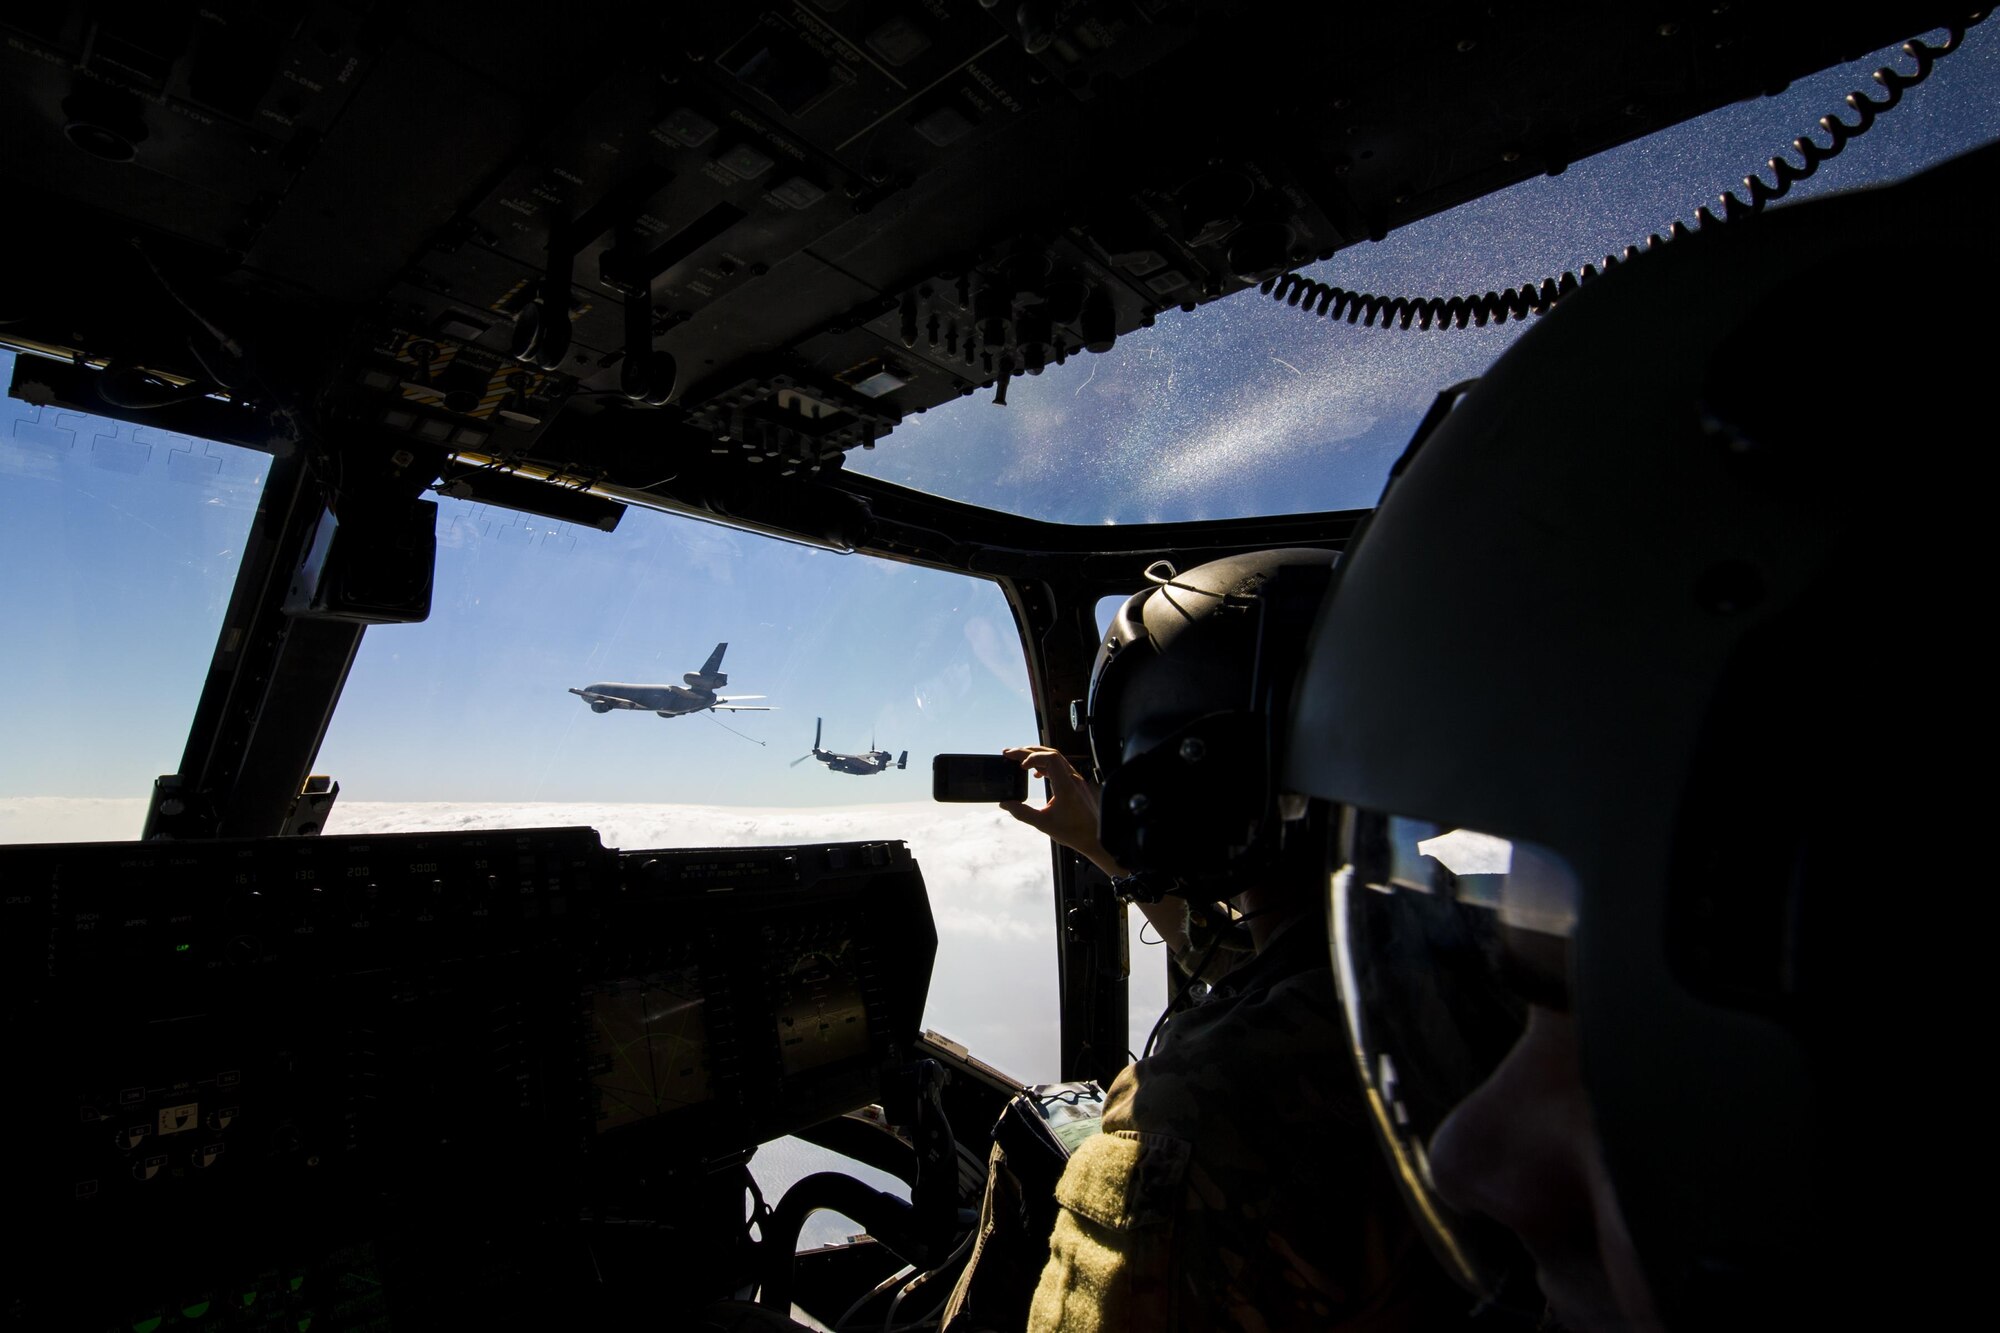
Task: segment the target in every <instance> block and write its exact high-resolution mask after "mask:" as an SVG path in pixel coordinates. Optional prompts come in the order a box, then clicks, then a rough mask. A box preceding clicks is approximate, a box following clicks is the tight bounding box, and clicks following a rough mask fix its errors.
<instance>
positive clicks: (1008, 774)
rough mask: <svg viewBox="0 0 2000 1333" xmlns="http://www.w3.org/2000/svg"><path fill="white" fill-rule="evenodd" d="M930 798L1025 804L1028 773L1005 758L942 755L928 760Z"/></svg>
mask: <svg viewBox="0 0 2000 1333" xmlns="http://www.w3.org/2000/svg"><path fill="white" fill-rule="evenodd" d="M931 796H932V798H933V799H935V800H940V801H980V802H990V801H1025V800H1027V799H1028V770H1027V769H1025V768H1022V767H1021V761H1020V760H1018V759H1009V758H1008V757H1007V756H1006V755H1004V754H941V755H939V756H937V757H936V758H935V759H933V760H931Z"/></svg>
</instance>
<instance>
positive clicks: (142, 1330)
mask: <svg viewBox="0 0 2000 1333" xmlns="http://www.w3.org/2000/svg"><path fill="white" fill-rule="evenodd" d="M160 1319H161V1316H159V1315H154V1316H153V1317H152V1318H151V1319H141V1320H140V1321H139V1322H138V1323H136V1324H134V1325H132V1333H153V1330H154V1329H156V1328H158V1327H159V1326H160Z"/></svg>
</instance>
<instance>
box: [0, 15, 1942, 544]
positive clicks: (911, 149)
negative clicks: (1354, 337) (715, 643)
mask: <svg viewBox="0 0 2000 1333" xmlns="http://www.w3.org/2000/svg"><path fill="white" fill-rule="evenodd" d="M282 14H283V17H274V16H272V13H271V12H270V11H268V10H267V9H266V8H265V7H261V6H252V5H247V4H242V5H231V4H204V5H201V6H194V5H175V4H160V5H152V6H115V7H112V6H100V5H70V6H62V5H49V6H41V7H34V8H22V7H15V8H14V9H11V10H10V11H9V12H8V14H7V16H6V18H5V20H4V25H5V27H6V28H7V35H8V41H7V44H6V46H5V48H4V50H0V116H4V117H5V122H4V133H5V142H6V143H7V145H8V156H9V165H10V168H11V172H10V174H11V176H12V178H13V179H14V180H15V181H17V182H34V184H35V187H36V191H37V194H36V198H37V200H38V203H37V206H36V208H35V210H34V213H35V216H34V217H33V218H32V219H28V221H29V222H30V224H31V225H34V226H38V227H39V228H40V229H41V230H40V234H39V235H37V236H36V237H35V238H34V239H33V240H31V241H30V242H29V243H27V244H21V243H19V242H17V244H16V246H15V247H14V248H13V249H12V251H11V253H10V254H9V255H8V257H7V259H6V261H5V264H6V268H5V277H6V284H5V287H6V290H7V293H8V306H9V308H8V309H6V310H5V311H4V312H0V313H3V314H4V318H5V319H6V320H7V324H6V325H5V328H6V330H7V332H8V335H9V337H10V338H11V339H13V340H15V341H17V342H21V343H24V344H32V345H39V346H43V347H48V348H55V349H61V350H65V351H68V352H73V353H81V354H83V355H84V356H85V357H86V358H88V359H89V360H90V361H91V362H93V363H95V364H98V365H104V366H117V367H121V368H127V369H128V370H129V368H133V367H143V368H146V369H148V370H151V371H153V372H159V373H165V374H168V375H173V376H179V377H183V378H185V379H186V380H188V381H191V382H192V383H193V385H194V386H197V387H198V388H200V389H205V390H211V391H217V392H220V393H221V394H223V395H224V396H227V397H233V398H239V399H248V400H252V401H254V402H257V403H258V404H260V406H262V407H263V408H265V409H270V408H279V409H283V410H282V413H281V414H279V415H278V416H277V417H276V418H275V420H277V421H278V422H279V423H281V424H280V425H278V426H277V427H275V429H280V430H289V429H295V428H296V426H297V423H298V422H299V421H300V420H301V419H304V420H307V421H309V422H311V423H313V424H314V425H316V426H317V427H318V428H319V429H320V434H321V435H322V436H323V437H325V438H328V439H332V440H334V441H335V443H336V445H337V447H338V448H339V449H340V450H342V451H343V452H344V453H345V454H346V455H348V456H349V457H351V458H353V459H356V460H361V459H367V458H382V459H389V458H406V459H415V460H417V461H418V463H419V464H421V463H422V462H423V461H424V460H427V459H436V460H440V461H441V460H443V459H444V458H445V457H446V456H447V455H448V454H457V455H461V456H477V457H480V458H483V459H492V460H499V461H500V462H502V463H509V464H524V465H531V466H532V467H533V468H534V469H536V470H537V471H538V472H542V473H548V472H553V473H555V474H557V475H559V476H561V477H564V478H568V479H570V480H571V481H573V482H579V483H585V484H592V485H597V486H601V487H614V488H615V487H623V488H640V489H647V490H651V491H652V492H654V493H656V494H658V495H660V496H662V497H663V498H666V499H669V500H671V501H673V502H674V503H677V504H681V505H684V506H688V507H696V508H705V509H708V510H711V511H714V512H717V513H728V512H738V513H744V512H750V511H754V510H756V509H757V508H758V505H759V503H761V502H760V501H759V500H757V499H755V498H753V497H755V496H759V495H769V494H771V493H773V492H777V491H785V490H787V489H790V488H797V487H807V488H810V487H811V484H812V483H813V482H814V481H816V480H817V481H824V480H827V479H829V477H830V476H831V474H833V473H835V472H836V471H838V470H840V468H841V466H842V463H843V460H844V458H845V455H846V454H847V452H848V451H849V450H852V449H855V448H866V447H869V446H870V445H872V444H873V443H874V441H876V440H877V439H878V438H880V437H881V436H882V435H884V434H886V433H887V432H889V431H891V430H892V429H893V428H894V427H895V426H896V425H897V424H898V423H899V422H900V421H902V420H903V419H904V418H905V417H906V416H907V415H909V414H911V413H914V412H918V411H920V410H923V409H925V408H928V407H931V406H934V405H936V404H939V403H942V402H945V401H948V400H950V399H952V398H954V397H957V396H960V395H964V394H967V393H970V392H973V391H974V390H975V389H979V388H991V389H996V390H997V389H999V388H1000V387H1001V386H1004V384H1005V383H1006V382H1007V381H1009V380H1010V379H1012V378H1013V377H1015V376H1018V375H1022V374H1032V373H1035V372H1037V371H1039V370H1040V369H1041V368H1042V367H1044V366H1045V365H1047V364H1050V363H1055V362H1061V361H1065V360H1066V359H1067V358H1069V357H1072V356H1087V355H1090V354H1091V353H1092V352H1096V351H1102V350H1104V349H1106V348H1108V347H1110V346H1112V345H1113V344H1114V343H1115V342H1116V341H1117V339H1118V338H1120V337H1121V336H1123V335H1125V334H1126V333H1129V332H1130V331H1132V330H1134V329H1136V328H1139V327H1141V326H1143V325H1147V324H1150V323H1151V322H1152V321H1153V320H1154V319H1155V318H1156V317H1158V316H1160V315H1162V314H1163V313H1164V312H1166V311H1168V310H1170V309H1172V308H1174V307H1181V306H1190V305H1192V304H1195V303H1200V302H1206V301H1209V300H1213V299H1215V298H1217V297H1220V296H1223V295H1226V294H1228V293H1230V292H1233V291H1238V290H1241V289H1242V288H1244V287H1245V286H1249V285H1253V284H1255V283H1257V282H1259V281H1261V280H1263V279H1265V278H1268V277H1271V276H1273V275H1275V274H1279V273H1282V272H1284V271H1286V270H1288V269H1290V268H1293V267H1295V266H1298V265H1300V264H1303V263H1307V262H1311V261H1313V260H1315V259H1319V258H1324V257H1326V256H1328V255H1331V254H1332V253H1334V252H1336V251H1338V250H1340V249H1342V248H1344V247H1346V246H1349V245H1352V244H1354V243H1356V242H1358V241H1361V240H1363V239H1366V238H1370V237H1380V236H1382V235H1384V234H1386V233H1387V232H1389V231H1390V230H1393V229H1395V228H1397V227H1400V226H1403V225H1405V224H1407V223H1409V222H1411V221H1414V220H1417V219H1420V218H1423V217H1426V216H1428V215H1431V214H1433V213H1436V212H1438V211H1441V210H1443V209H1446V208H1449V207H1451V206H1453V205H1456V204H1458V203H1461V202H1463V201H1465V200H1468V199H1471V198H1474V197H1478V196H1481V195H1484V194H1486V193H1489V192H1491V191H1494V190H1497V189H1500V188H1502V187H1504V186H1506V185H1509V184H1511V183H1513V182H1516V181H1519V180H1522V179H1524V178H1527V177H1529V176H1533V175H1536V174H1539V173H1544V172H1557V171H1561V170H1562V169H1563V168H1564V167H1565V166H1566V165H1567V164H1568V163H1570V162H1572V161H1575V160H1577V159H1579V158H1582V157H1584V156H1586V155H1589V154H1592V153H1596V152H1598V151H1601V150H1603V149H1605V148H1608V147H1611V146H1613V145H1615V144H1618V143H1621V142H1624V141H1626V140H1629V139H1632V138H1634V137H1637V136H1640V135H1643V134H1646V133H1648V132H1650V131H1652V130H1655V129H1658V128H1660V127H1663V126H1666V125H1670V124H1674V123H1677V122H1679V121H1682V120H1685V119H1688V118H1690V117H1692V116H1695V115H1698V114H1700V113H1702V112H1704V111H1707V110H1709V109H1712V108H1714V107H1716V106H1719V105H1721V104H1723V103H1725V102H1728V101H1731V100H1735V99H1738V98H1742V97H1746V96H1752V95H1755V94H1758V93H1760V92H1766V91H1770V90H1772V89H1774V88H1776V87H1778V86H1781V85H1783V84H1784V83H1786V82H1787V81H1788V80H1791V79H1793V78H1796V77H1798V76H1800V75H1803V74H1805V73H1808V72H1810V71H1813V70H1816V69H1820V68H1823V67H1825V66H1827V65H1829V64H1832V63H1835V62H1837V61H1840V60H1844V59H1849V58H1853V57H1855V56H1857V55H1860V54H1862V53H1864V52H1867V51H1869V50H1872V49H1875V48H1878V47H1881V46H1883V45H1885V44H1888V43H1891V42H1894V41H1896V40H1898V39H1901V38H1904V37H1908V36H1911V35H1913V34H1915V33H1918V32H1922V31H1926V30H1927V29H1928V28H1929V27H1931V26H1935V25H1943V24H1947V23H1950V22H1952V21H1954V19H1955V18H1956V17H1958V11H1955V10H1953V9H1952V8H1951V7H1949V6H1935V5H1934V6H1908V5H1895V6H1891V5H1881V4H1878V5H1871V6H1865V7H1855V8H1843V9H1841V10H1838V11H1827V10H1825V8H1824V7H1822V6H1813V5H1806V4H1735V5H1710V4H1701V5H1687V6H1667V7H1665V8H1661V7H1658V6H1654V7H1651V8H1647V9H1644V10H1633V9H1620V10H1617V11H1615V12H1609V13H1607V11H1605V10H1604V9H1603V8H1602V7H1601V6H1596V5H1585V4H1580V3H1578V4H1542V5H1533V6H1511V5H1486V4H1477V5H1473V4H1441V3H1421V2H1419V3H1409V4H1403V5H1397V6H1369V7H1358V6H1321V7H1316V8H1312V9H1308V10H1306V11H1300V10H1296V9H1291V8H1285V9H1283V10H1280V9H1278V8H1277V7H1269V8H1267V7H1263V6H1243V5H1237V4H1222V3H1201V2H1200V0H1190V2H1188V3H1159V2H1148V0H1133V2H1129V3H1119V4H1112V3H1101V4H1099V3H1076V2H1071V3H1055V4H1048V5H1022V6H1015V5H1012V4H1001V5H997V6H994V7H992V8H985V7H979V6H973V5H969V4H968V5H956V4H955V5H944V4H939V3H932V2H931V0H801V2H799V3H794V4H789V5H757V6H752V5H708V6H695V7H684V6H670V7H660V6H656V5H637V4H600V5H595V6H590V7H588V8H587V9H585V10H578V11H538V12H537V14H536V17H535V19H534V22H533V23H532V24H529V25H524V24H521V23H516V22H508V21H501V20H497V19H496V18H495V17H494V16H493V12H492V11H491V10H490V9H489V8H487V7H484V6H473V5H467V4H428V5H414V6H405V5H386V4H383V5H375V6H369V7H362V6H349V5H339V4H316V5H314V4H309V5H302V6H286V7H284V8H283V10H282ZM135 242H136V244H135ZM144 383H147V384H156V382H155V381H152V380H150V379H148V380H145V381H144ZM124 396H126V397H131V396H132V390H131V388H130V381H129V380H128V382H127V387H126V390H125V393H124ZM141 396H143V395H141ZM94 406H95V407H96V408H97V409H98V410H104V409H105V408H106V404H104V403H98V404H95V405H94ZM254 415H255V420H256V422H258V423H260V424H259V425H258V426H257V428H256V429H249V428H246V429H245V430H244V432H243V433H244V434H245V435H253V436H254V435H255V434H257V433H258V431H259V430H263V431H265V432H268V431H269V430H271V429H274V427H273V426H272V424H271V423H272V422H273V420H274V417H273V416H272V414H271V413H270V412H269V411H265V412H263V413H261V414H254ZM245 419H246V420H249V419H250V417H249V416H246V418H245ZM398 466H402V467H407V466H409V464H399V465H398ZM416 470H418V471H421V470H422V467H421V466H418V467H417V468H416ZM432 475H435V473H433V474H432Z"/></svg>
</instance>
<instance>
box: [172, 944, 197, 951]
mask: <svg viewBox="0 0 2000 1333" xmlns="http://www.w3.org/2000/svg"><path fill="white" fill-rule="evenodd" d="M193 947H194V946H193V945H191V944H176V945H175V946H174V952H175V953H186V952H187V951H188V950H189V949H192V948H193Z"/></svg>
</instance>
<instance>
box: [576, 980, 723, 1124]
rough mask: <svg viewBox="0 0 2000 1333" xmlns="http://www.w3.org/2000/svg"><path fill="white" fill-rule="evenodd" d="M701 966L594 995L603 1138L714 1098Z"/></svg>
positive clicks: (594, 1062) (618, 984)
mask: <svg viewBox="0 0 2000 1333" xmlns="http://www.w3.org/2000/svg"><path fill="white" fill-rule="evenodd" d="M699 983H700V978H699V975H698V971H697V969H695V968H683V969H679V970H676V971H668V972H654V973H650V974H648V975H646V976H643V977H631V978H626V979H624V980H620V981H615V982H611V983H609V984H607V985H605V986H603V987H602V988H600V989H598V990H596V991H595V992H594V993H593V994H592V996H591V1002H590V1007H591V1011H590V1024H591V1042H592V1050H591V1066H590V1067H591V1082H592V1083H593V1084H594V1085H595V1086H596V1089H597V1093H598V1114H597V1129H598V1132H599V1133H602V1132H604V1131H605V1130H609V1129H616V1128H618V1127H619V1126H621V1125H627V1124H631V1123H633V1122H634V1121H638V1120H646V1119H650V1118H651V1117H653V1116H656V1115H661V1114H663V1113H665V1112H668V1111H677V1110H680V1109H681V1108H682V1107H686V1106H693V1105H695V1104H696V1103H698V1102H705V1101H707V1100H708V1099H709V1098H710V1097H712V1096H714V1091H715V1090H714V1085H713V1083H712V1082H711V1080H710V1075H709V1067H708V1025H707V1014H706V1004H707V1002H706V1001H705V1000H704V999H703V997H702V992H701V987H700V984H699Z"/></svg>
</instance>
